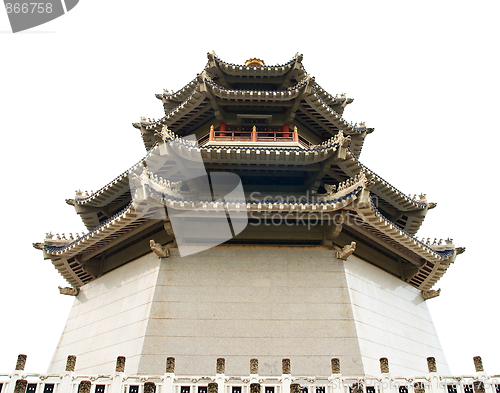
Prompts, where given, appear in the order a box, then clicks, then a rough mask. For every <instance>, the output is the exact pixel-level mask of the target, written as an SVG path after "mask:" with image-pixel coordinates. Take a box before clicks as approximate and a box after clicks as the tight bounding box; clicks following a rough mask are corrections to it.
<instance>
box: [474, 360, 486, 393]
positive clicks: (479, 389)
mask: <svg viewBox="0 0 500 393" xmlns="http://www.w3.org/2000/svg"><path fill="white" fill-rule="evenodd" d="M472 360H474V368H475V369H476V376H478V377H483V379H484V378H485V377H486V373H485V372H484V367H483V360H482V359H481V356H474V357H473V358H472ZM474 393H486V390H485V388H484V382H483V381H474Z"/></svg>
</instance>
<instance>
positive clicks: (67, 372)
mask: <svg viewBox="0 0 500 393" xmlns="http://www.w3.org/2000/svg"><path fill="white" fill-rule="evenodd" d="M75 366H76V356H75V355H69V356H68V358H67V359H66V367H65V369H64V374H63V375H62V376H61V378H62V381H61V390H60V392H61V393H71V392H72V389H71V384H72V383H73V376H74V374H75ZM78 389H80V388H78Z"/></svg>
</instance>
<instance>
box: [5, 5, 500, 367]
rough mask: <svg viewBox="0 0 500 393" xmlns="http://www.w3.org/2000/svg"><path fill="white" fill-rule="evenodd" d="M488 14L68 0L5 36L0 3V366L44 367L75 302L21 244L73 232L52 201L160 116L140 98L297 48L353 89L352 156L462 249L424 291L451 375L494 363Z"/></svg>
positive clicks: (490, 8)
mask: <svg viewBox="0 0 500 393" xmlns="http://www.w3.org/2000/svg"><path fill="white" fill-rule="evenodd" d="M499 11H500V7H499V3H498V2H495V1H475V2H462V1H453V2H452V1H420V2H402V1H400V2H398V1H392V2H391V1H350V2H347V1H300V2H299V1H288V2H284V1H271V0H268V1H241V2H236V1H231V2H229V1H228V2H226V1H212V2H210V1H203V2H202V1H191V2H189V1H186V2H183V3H182V4H181V2H180V1H176V2H173V1H161V2H160V1H147V0H145V1H141V2H138V1H135V2H133V1H112V0H106V1H93V0H81V2H80V4H78V5H77V6H76V7H75V8H74V9H73V10H72V11H70V12H69V13H68V14H67V15H65V16H63V17H61V18H59V19H56V20H54V21H52V22H49V23H47V24H45V25H42V26H39V27H36V28H34V29H32V30H28V31H26V32H24V33H18V34H12V33H10V25H9V23H8V19H7V15H6V13H5V12H0V33H1V34H0V56H1V61H0V71H1V85H0V127H1V130H0V138H1V145H0V148H1V155H0V159H1V168H2V171H3V176H2V189H1V193H0V198H1V205H0V206H1V212H2V222H1V228H2V234H1V238H0V239H1V240H0V241H1V243H0V246H1V258H0V311H1V315H0V333H1V334H0V340H1V341H0V343H1V344H0V372H10V371H12V370H13V368H14V365H15V361H16V357H17V354H19V353H26V354H27V355H28V361H27V367H26V370H28V371H33V372H45V371H46V369H47V366H48V363H49V361H50V358H51V356H52V353H53V350H54V349H55V347H56V345H57V341H58V339H59V336H60V334H61V332H62V330H63V328H64V323H65V320H66V317H67V315H68V313H69V309H70V307H71V304H72V301H73V298H72V297H67V296H63V295H59V294H58V290H57V286H58V285H61V286H65V285H66V283H65V282H64V280H63V279H62V278H61V277H60V276H59V274H58V273H57V271H56V270H55V269H54V268H53V267H52V265H51V263H50V261H44V260H43V259H42V252H41V251H38V250H35V249H33V248H32V246H31V243H32V242H38V241H43V238H44V235H45V233H46V232H49V231H52V232H53V233H62V232H67V233H68V232H76V231H79V232H81V231H83V230H84V227H83V224H82V223H81V221H80V220H79V218H78V216H77V215H76V214H75V212H74V209H73V208H72V207H71V206H68V205H66V204H65V202H64V199H65V198H73V197H74V191H75V190H77V189H82V190H89V191H90V190H91V189H92V190H96V189H98V188H100V187H102V186H104V185H105V184H106V183H107V182H109V181H111V180H112V179H113V178H114V177H115V176H117V175H119V174H120V173H122V172H123V171H125V170H126V169H128V168H129V167H130V166H131V165H132V164H134V163H135V162H136V161H138V160H139V159H140V158H142V156H143V154H144V153H145V150H144V147H143V145H142V140H141V137H140V133H139V131H138V130H136V129H135V128H133V127H132V125H131V123H132V122H137V121H138V120H139V119H140V116H141V115H142V116H146V117H154V118H160V117H161V116H162V114H163V109H162V105H161V102H160V101H159V100H157V99H156V98H155V96H154V94H155V93H161V92H162V90H163V88H168V89H170V90H172V89H173V90H177V89H179V88H181V87H182V86H184V85H185V84H186V83H188V82H189V81H190V80H191V79H193V78H194V77H195V76H196V74H197V73H199V72H201V71H202V69H203V67H204V66H205V64H206V52H208V51H212V50H215V52H216V53H217V55H218V56H219V57H220V58H222V59H223V60H225V61H227V62H232V63H237V64H241V63H244V61H245V60H246V59H248V58H250V57H259V58H261V59H263V60H264V61H265V62H266V64H270V65H274V64H277V63H280V64H282V63H285V62H287V61H288V60H290V59H291V58H292V57H293V56H294V54H295V53H296V52H299V53H302V54H304V60H303V64H304V65H305V68H306V70H307V71H308V72H309V73H310V74H311V75H312V76H315V77H316V81H317V82H318V83H319V84H320V85H321V86H322V87H323V88H325V89H326V90H327V91H328V92H330V93H331V94H333V95H335V94H337V93H338V94H340V93H342V92H346V93H347V95H348V97H352V98H355V101H354V103H352V104H351V105H349V107H348V108H347V109H346V111H345V113H344V117H345V118H346V119H347V120H349V121H353V122H358V123H359V122H360V121H365V122H366V123H367V126H368V127H374V128H375V132H374V133H373V134H371V135H368V137H367V138H366V142H365V146H364V148H363V152H362V154H361V161H362V162H363V163H364V164H366V165H367V166H368V167H369V168H371V169H372V170H374V171H375V172H377V173H378V174H379V175H381V176H382V177H383V178H385V179H386V180H387V181H389V182H390V183H392V184H393V185H395V186H396V187H397V188H399V189H400V190H401V191H403V192H406V193H408V194H414V193H420V192H424V193H426V194H427V197H428V199H429V200H430V201H433V202H437V203H438V206H437V208H435V209H434V210H432V211H430V212H429V214H428V215H427V219H426V221H425V223H424V225H423V227H422V229H421V231H420V232H419V236H425V237H431V238H432V239H433V238H434V237H437V238H440V237H442V238H446V237H451V238H453V239H454V240H455V244H456V245H457V246H465V247H467V251H466V253H465V254H463V255H460V256H459V257H458V258H457V260H456V262H455V264H454V265H453V266H452V267H451V269H449V271H448V272H447V273H446V275H445V276H444V278H443V279H442V280H441V281H440V282H438V284H437V285H436V287H435V288H442V293H441V296H440V297H439V298H435V299H432V300H429V301H428V304H429V307H430V309H431V313H432V315H433V318H434V321H435V325H436V328H437V330H438V334H439V336H440V339H441V343H442V345H443V348H444V351H445V353H446V355H447V358H448V362H449V364H450V367H451V370H452V372H453V373H455V374H469V373H472V372H473V371H474V366H473V362H472V357H473V356H475V355H481V356H482V357H483V362H484V364H485V369H486V371H487V372H490V373H492V374H498V373H500V356H499V355H498V352H499V351H498V349H499V341H498V324H499V315H498V299H499V289H498V277H499V274H500V268H499V260H498V259H499V258H498V237H497V222H498V209H497V204H498V202H497V190H498V186H497V184H498V179H497V178H496V171H497V163H498V152H497V151H496V150H497V146H498V142H499V136H498V135H499V131H500V129H499V121H498V118H497V111H498V107H499V104H500V102H499V87H500V86H499V76H498V75H499V61H498V59H499V56H498V39H499V37H500V34H499V33H500V31H499V30H500V29H499V27H498V15H499ZM117 355H119V354H117ZM166 355H167V354H166ZM221 355H222V354H221ZM389 360H390V359H389ZM438 371H439V370H438Z"/></svg>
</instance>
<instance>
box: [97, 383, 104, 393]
mask: <svg viewBox="0 0 500 393" xmlns="http://www.w3.org/2000/svg"><path fill="white" fill-rule="evenodd" d="M105 388H106V385H95V393H104V389H105Z"/></svg>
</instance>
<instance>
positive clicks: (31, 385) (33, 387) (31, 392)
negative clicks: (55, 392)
mask: <svg viewBox="0 0 500 393" xmlns="http://www.w3.org/2000/svg"><path fill="white" fill-rule="evenodd" d="M35 392H36V383H29V384H28V387H27V388H26V393H35Z"/></svg>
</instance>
